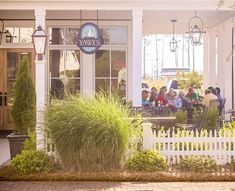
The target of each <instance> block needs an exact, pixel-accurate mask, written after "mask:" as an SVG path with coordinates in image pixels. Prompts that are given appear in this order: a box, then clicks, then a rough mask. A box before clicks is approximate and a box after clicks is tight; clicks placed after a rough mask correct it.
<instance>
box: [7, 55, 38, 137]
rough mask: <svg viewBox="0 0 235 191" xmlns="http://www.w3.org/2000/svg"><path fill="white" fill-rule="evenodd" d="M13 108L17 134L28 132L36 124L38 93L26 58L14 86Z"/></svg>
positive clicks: (32, 129)
mask: <svg viewBox="0 0 235 191" xmlns="http://www.w3.org/2000/svg"><path fill="white" fill-rule="evenodd" d="M13 100H14V101H13V106H12V110H11V114H12V117H13V119H14V122H15V131H16V133H17V134H20V135H22V134H27V132H28V130H31V131H34V129H35V126H36V93H35V87H34V84H33V80H32V77H31V73H30V68H29V60H28V59H27V58H24V59H23V60H22V61H21V64H20V68H19V70H18V72H17V75H16V82H15V84H14V88H13Z"/></svg>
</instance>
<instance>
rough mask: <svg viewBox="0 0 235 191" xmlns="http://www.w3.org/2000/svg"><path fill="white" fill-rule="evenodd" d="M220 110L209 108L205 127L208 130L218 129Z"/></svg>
mask: <svg viewBox="0 0 235 191" xmlns="http://www.w3.org/2000/svg"><path fill="white" fill-rule="evenodd" d="M218 117H219V115H218V110H217V109H209V110H208V111H207V114H206V118H205V124H204V127H203V128H204V129H206V130H216V129H217V126H218Z"/></svg>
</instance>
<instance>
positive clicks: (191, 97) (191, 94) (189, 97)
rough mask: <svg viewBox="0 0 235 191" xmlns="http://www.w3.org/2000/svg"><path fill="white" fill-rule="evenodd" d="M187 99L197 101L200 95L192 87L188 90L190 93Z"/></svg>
mask: <svg viewBox="0 0 235 191" xmlns="http://www.w3.org/2000/svg"><path fill="white" fill-rule="evenodd" d="M185 97H186V98H187V99H189V100H191V101H193V100H197V99H198V98H199V96H198V94H197V93H195V92H194V89H193V88H192V87H190V88H189V89H188V93H187V94H186V96H185Z"/></svg>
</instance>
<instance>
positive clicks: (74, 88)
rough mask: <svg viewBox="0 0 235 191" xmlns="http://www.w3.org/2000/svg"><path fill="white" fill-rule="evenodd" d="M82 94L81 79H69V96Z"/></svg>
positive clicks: (67, 91) (67, 89) (67, 90)
mask: <svg viewBox="0 0 235 191" xmlns="http://www.w3.org/2000/svg"><path fill="white" fill-rule="evenodd" d="M79 92H80V80H79V79H68V82H67V83H66V93H67V94H78V93H79Z"/></svg>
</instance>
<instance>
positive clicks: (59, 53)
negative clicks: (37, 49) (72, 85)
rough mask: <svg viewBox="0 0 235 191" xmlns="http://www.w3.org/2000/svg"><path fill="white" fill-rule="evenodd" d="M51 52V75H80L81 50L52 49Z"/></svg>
mask: <svg viewBox="0 0 235 191" xmlns="http://www.w3.org/2000/svg"><path fill="white" fill-rule="evenodd" d="M49 54H50V55H49V56H50V57H49V58H50V60H49V63H50V72H51V77H60V75H66V76H67V77H80V51H79V50H50V52H49Z"/></svg>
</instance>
